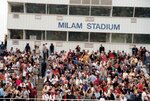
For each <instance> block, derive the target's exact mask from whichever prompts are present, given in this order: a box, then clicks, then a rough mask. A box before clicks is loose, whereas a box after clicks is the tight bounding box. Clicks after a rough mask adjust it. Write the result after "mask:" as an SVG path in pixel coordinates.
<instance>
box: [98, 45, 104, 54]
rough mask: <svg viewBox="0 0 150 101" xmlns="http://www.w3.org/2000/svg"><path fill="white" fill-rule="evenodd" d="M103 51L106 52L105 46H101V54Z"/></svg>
mask: <svg viewBox="0 0 150 101" xmlns="http://www.w3.org/2000/svg"><path fill="white" fill-rule="evenodd" d="M102 51H103V52H105V47H103V45H102V44H101V47H99V52H100V53H102Z"/></svg>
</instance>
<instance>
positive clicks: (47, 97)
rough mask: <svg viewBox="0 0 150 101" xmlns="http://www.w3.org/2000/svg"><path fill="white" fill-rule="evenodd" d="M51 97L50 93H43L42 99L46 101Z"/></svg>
mask: <svg viewBox="0 0 150 101" xmlns="http://www.w3.org/2000/svg"><path fill="white" fill-rule="evenodd" d="M49 98H50V97H49V95H48V94H43V95H42V100H44V101H45V100H46V101H48V100H49Z"/></svg>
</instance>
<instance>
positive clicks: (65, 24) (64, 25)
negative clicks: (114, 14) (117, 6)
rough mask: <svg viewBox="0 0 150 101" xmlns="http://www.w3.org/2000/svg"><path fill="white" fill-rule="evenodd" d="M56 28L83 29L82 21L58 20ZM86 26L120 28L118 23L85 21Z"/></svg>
mask: <svg viewBox="0 0 150 101" xmlns="http://www.w3.org/2000/svg"><path fill="white" fill-rule="evenodd" d="M58 28H69V29H83V24H82V23H68V22H58ZM86 28H87V29H89V30H92V29H96V30H120V29H121V28H120V24H104V23H101V24H99V23H87V25H86Z"/></svg>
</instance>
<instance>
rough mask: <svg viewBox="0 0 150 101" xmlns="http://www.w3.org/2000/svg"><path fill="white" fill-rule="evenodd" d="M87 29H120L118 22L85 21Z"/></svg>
mask: <svg viewBox="0 0 150 101" xmlns="http://www.w3.org/2000/svg"><path fill="white" fill-rule="evenodd" d="M87 29H102V30H120V24H103V23H102V24H97V23H87Z"/></svg>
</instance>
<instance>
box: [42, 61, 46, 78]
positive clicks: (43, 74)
mask: <svg viewBox="0 0 150 101" xmlns="http://www.w3.org/2000/svg"><path fill="white" fill-rule="evenodd" d="M46 67H47V64H46V62H45V60H43V62H42V64H41V73H42V77H44V76H45V71H46Z"/></svg>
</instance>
